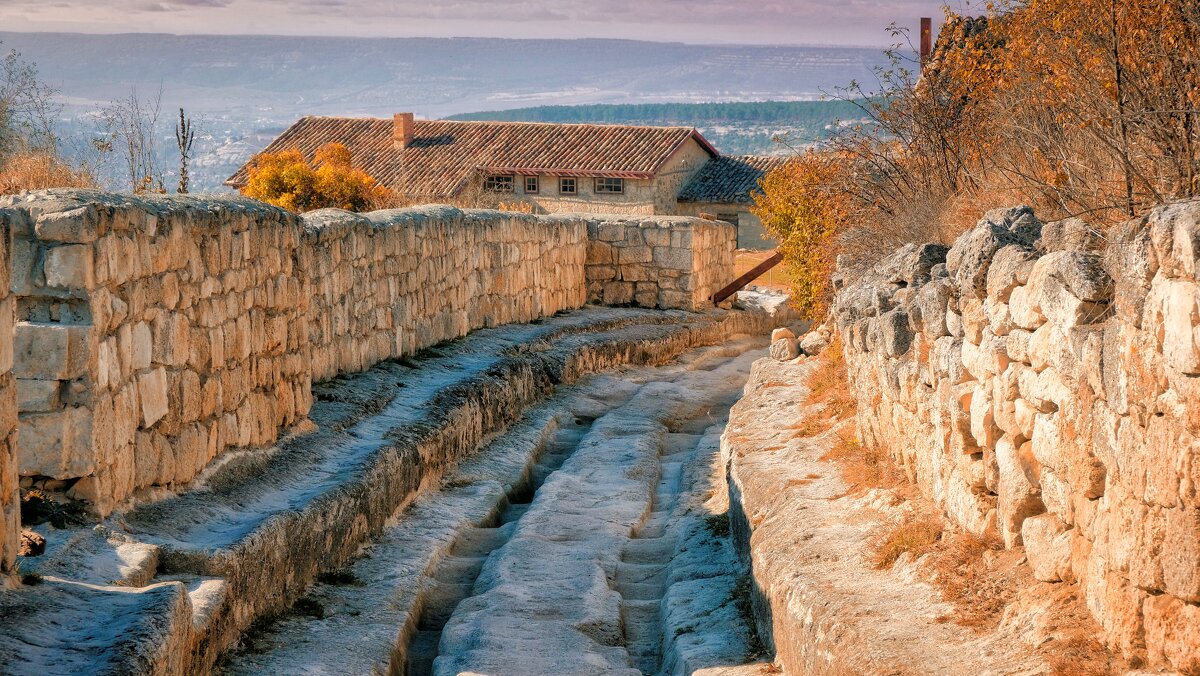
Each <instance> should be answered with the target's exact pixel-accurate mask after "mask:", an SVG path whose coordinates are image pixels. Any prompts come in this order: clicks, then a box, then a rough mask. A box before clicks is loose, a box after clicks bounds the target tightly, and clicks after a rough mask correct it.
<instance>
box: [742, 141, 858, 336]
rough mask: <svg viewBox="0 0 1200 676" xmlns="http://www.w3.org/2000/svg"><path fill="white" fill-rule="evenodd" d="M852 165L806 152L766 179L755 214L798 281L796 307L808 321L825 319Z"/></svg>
mask: <svg viewBox="0 0 1200 676" xmlns="http://www.w3.org/2000/svg"><path fill="white" fill-rule="evenodd" d="M848 166H849V163H848V162H845V161H844V158H841V157H839V156H838V155H836V154H833V153H821V152H816V151H811V150H810V151H807V152H805V153H804V154H802V155H800V156H799V157H797V158H795V159H793V160H792V161H790V162H788V163H787V164H786V165H784V166H783V167H780V168H779V169H776V170H774V171H772V172H770V173H768V174H767V175H766V176H764V177H763V179H762V181H761V183H760V187H761V192H759V193H756V194H755V206H754V207H753V211H754V213H755V214H756V215H757V216H758V217H759V218H760V219H762V222H763V225H764V226H765V227H766V228H767V230H768V231H770V232H771V233H772V234H773V235H775V236H776V237H777V238H778V239H779V241H780V246H779V248H780V251H781V252H782V253H783V255H784V261H785V263H786V264H787V265H788V267H789V269H790V271H791V273H792V279H793V292H792V302H793V304H794V305H795V306H796V308H797V309H798V310H799V311H800V312H801V313H802V314H803V315H804V316H806V317H809V318H812V319H817V318H820V317H822V316H823V315H824V314H825V311H826V309H827V308H828V304H829V300H830V297H831V288H830V282H829V277H830V275H831V274H832V272H833V267H834V262H835V260H836V256H837V253H836V240H835V238H836V235H837V233H838V230H839V228H840V227H841V226H842V224H843V223H844V222H845V221H846V220H847V218H848V217H849V204H848V199H847V197H846V196H845V193H844V192H843V188H844V185H843V184H844V182H845V181H847V180H849V176H848V175H847V167H848Z"/></svg>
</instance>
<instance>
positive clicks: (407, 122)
mask: <svg viewBox="0 0 1200 676" xmlns="http://www.w3.org/2000/svg"><path fill="white" fill-rule="evenodd" d="M412 141H413V114H412V113H396V115H395V116H394V117H393V118H392V147H394V148H395V149H396V150H404V149H405V148H407V147H408V146H410V145H412Z"/></svg>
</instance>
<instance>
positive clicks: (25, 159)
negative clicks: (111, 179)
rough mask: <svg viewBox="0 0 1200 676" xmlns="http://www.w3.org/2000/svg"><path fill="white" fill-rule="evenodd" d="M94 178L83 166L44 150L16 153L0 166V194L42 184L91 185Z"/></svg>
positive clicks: (81, 186) (78, 186) (51, 185)
mask: <svg viewBox="0 0 1200 676" xmlns="http://www.w3.org/2000/svg"><path fill="white" fill-rule="evenodd" d="M95 186H96V182H95V181H94V180H93V179H92V176H91V174H89V173H88V172H87V171H84V170H83V169H75V168H73V167H71V166H70V165H68V164H66V163H64V162H63V161H62V160H59V159H58V158H56V157H54V156H53V155H49V154H47V153H39V152H33V153H20V154H17V155H13V156H12V157H10V158H8V160H6V161H5V162H4V166H3V168H2V169H0V195H11V194H15V193H19V192H23V191H25V190H44V189H46V188H94V187H95Z"/></svg>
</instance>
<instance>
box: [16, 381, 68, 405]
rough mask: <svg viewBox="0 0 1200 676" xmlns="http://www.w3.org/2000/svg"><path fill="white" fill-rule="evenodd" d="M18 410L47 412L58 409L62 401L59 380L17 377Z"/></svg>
mask: <svg viewBox="0 0 1200 676" xmlns="http://www.w3.org/2000/svg"><path fill="white" fill-rule="evenodd" d="M16 382H17V410H19V411H21V412H46V411H55V410H58V408H59V406H60V404H61V402H60V400H59V390H60V389H61V388H60V386H61V385H62V382H61V381H58V380H31V379H26V378H19V379H17V381H16Z"/></svg>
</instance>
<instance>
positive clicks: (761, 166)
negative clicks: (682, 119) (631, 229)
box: [679, 155, 787, 204]
mask: <svg viewBox="0 0 1200 676" xmlns="http://www.w3.org/2000/svg"><path fill="white" fill-rule="evenodd" d="M786 162H787V158H786V157H757V156H754V155H743V156H741V157H734V156H724V157H716V158H713V159H712V160H709V161H708V162H707V163H705V165H704V167H703V168H702V169H701V170H700V173H698V174H696V175H695V176H694V177H693V178H692V180H691V181H689V182H688V184H687V185H685V186H684V187H683V190H682V191H681V192H680V193H679V201H680V202H712V203H715V204H747V203H749V202H750V201H751V200H750V193H751V192H753V191H754V190H755V189H757V188H758V180H759V179H761V178H762V177H763V176H764V175H765V174H766V173H767V172H768V171H771V170H772V169H774V168H776V167H781V166H783V165H784V164H785V163H786Z"/></svg>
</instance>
